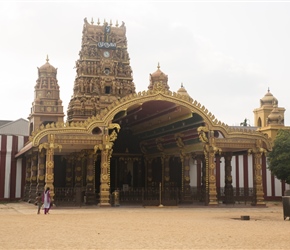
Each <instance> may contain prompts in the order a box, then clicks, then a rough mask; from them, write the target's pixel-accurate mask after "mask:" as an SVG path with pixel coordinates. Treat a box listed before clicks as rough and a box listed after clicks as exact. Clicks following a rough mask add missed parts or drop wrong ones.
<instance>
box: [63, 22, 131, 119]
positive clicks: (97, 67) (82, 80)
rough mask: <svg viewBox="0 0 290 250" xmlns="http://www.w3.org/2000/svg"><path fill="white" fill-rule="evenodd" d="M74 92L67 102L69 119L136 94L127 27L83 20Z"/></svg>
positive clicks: (86, 116)
mask: <svg viewBox="0 0 290 250" xmlns="http://www.w3.org/2000/svg"><path fill="white" fill-rule="evenodd" d="M75 68H76V78H75V82H74V88H73V95H72V97H71V100H70V102H69V105H68V112H67V120H68V122H78V121H84V120H86V119H87V118H88V117H91V116H95V115H97V114H99V113H100V111H101V110H102V109H104V108H106V107H107V106H108V105H110V104H111V103H113V102H114V101H116V100H118V99H120V98H122V97H124V96H126V95H128V94H130V93H135V85H134V83H133V77H132V70H131V66H130V58H129V55H128V52H127V38H126V27H125V24H124V22H123V23H122V25H121V26H120V27H119V25H118V22H117V23H116V25H115V27H113V25H112V22H110V23H107V22H106V21H104V23H103V25H100V22H99V20H98V22H97V25H94V22H93V20H92V21H91V23H88V21H87V19H86V18H85V20H84V26H83V36H82V46H81V51H80V53H79V59H78V60H77V61H76V66H75Z"/></svg>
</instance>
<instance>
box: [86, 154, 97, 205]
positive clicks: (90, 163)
mask: <svg viewBox="0 0 290 250" xmlns="http://www.w3.org/2000/svg"><path fill="white" fill-rule="evenodd" d="M87 153H88V154H87V178H86V179H87V185H86V203H87V204H94V203H95V201H96V195H95V153H94V151H93V150H88V152H87Z"/></svg>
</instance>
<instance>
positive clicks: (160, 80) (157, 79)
mask: <svg viewBox="0 0 290 250" xmlns="http://www.w3.org/2000/svg"><path fill="white" fill-rule="evenodd" d="M149 81H150V83H149V86H148V89H149V90H161V89H164V90H169V85H168V76H167V75H166V74H164V73H163V72H162V71H161V70H160V65H159V63H158V66H157V70H156V71H155V72H154V73H152V74H150V78H149Z"/></svg>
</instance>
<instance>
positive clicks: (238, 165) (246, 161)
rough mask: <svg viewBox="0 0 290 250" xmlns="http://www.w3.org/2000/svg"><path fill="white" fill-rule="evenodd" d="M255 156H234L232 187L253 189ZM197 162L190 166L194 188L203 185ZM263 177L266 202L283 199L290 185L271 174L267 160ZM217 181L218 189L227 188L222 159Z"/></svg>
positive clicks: (218, 161) (217, 167) (264, 162)
mask: <svg viewBox="0 0 290 250" xmlns="http://www.w3.org/2000/svg"><path fill="white" fill-rule="evenodd" d="M253 165H254V164H253V156H252V155H247V154H245V155H237V156H233V157H232V160H231V166H232V172H231V173H232V185H233V187H234V188H253V185H254V182H253V171H254V169H253ZM200 168H201V165H200V166H199V165H198V164H197V162H196V161H192V162H191V164H190V179H191V182H190V185H191V186H193V187H196V186H199V183H201V175H200V172H201V170H200ZM262 177H263V187H264V195H265V199H266V200H275V199H278V198H281V196H283V195H284V192H285V190H288V189H290V185H288V184H286V183H285V182H284V181H280V180H278V179H277V178H276V177H275V176H273V175H272V174H271V171H270V170H269V169H268V168H267V161H266V158H265V157H264V156H263V158H262ZM216 181H217V187H224V186H225V161H224V158H223V157H221V158H220V160H218V159H217V161H216Z"/></svg>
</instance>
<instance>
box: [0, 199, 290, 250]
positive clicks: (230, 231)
mask: <svg viewBox="0 0 290 250" xmlns="http://www.w3.org/2000/svg"><path fill="white" fill-rule="evenodd" d="M36 210H37V207H36V206H34V205H33V204H27V203H22V202H20V203H8V204H0V249H290V220H289V218H287V219H286V220H284V213H283V207H282V204H281V203H280V202H277V203H267V207H264V208H259V207H250V206H248V207H245V206H244V207H242V206H237V205H230V206H225V205H223V206H222V207H218V208H209V207H203V206H187V207H185V206H183V207H163V208H159V207H146V208H144V207H141V206H140V207H139V206H120V207H110V208H100V207H98V206H93V207H81V208H78V207H76V208H63V207H53V209H52V210H51V211H50V214H48V215H44V214H43V211H42V214H40V215H37V211H36ZM243 215H249V216H250V220H241V216H243Z"/></svg>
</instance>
